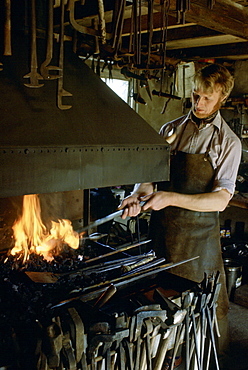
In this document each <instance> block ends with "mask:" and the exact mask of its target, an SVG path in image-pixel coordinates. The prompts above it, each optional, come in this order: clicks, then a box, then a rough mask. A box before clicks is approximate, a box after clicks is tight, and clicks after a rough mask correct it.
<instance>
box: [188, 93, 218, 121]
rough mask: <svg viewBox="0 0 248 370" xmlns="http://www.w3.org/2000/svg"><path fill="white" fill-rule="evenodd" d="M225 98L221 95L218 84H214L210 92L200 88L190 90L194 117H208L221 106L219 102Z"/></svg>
mask: <svg viewBox="0 0 248 370" xmlns="http://www.w3.org/2000/svg"><path fill="white" fill-rule="evenodd" d="M224 99H225V97H223V95H222V91H221V88H220V86H216V87H215V88H214V90H213V92H212V93H209V92H204V91H203V90H202V89H200V88H195V89H194V91H193V92H192V108H193V112H194V114H195V116H196V117H198V118H200V119H204V118H207V117H209V116H210V115H211V114H212V113H214V112H216V111H217V110H218V109H220V107H221V102H222V101H223V100H224Z"/></svg>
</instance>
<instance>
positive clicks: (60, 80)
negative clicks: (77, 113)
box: [57, 0, 72, 110]
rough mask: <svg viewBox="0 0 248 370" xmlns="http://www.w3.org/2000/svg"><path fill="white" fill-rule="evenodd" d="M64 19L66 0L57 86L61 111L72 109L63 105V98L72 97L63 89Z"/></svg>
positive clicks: (61, 20) (62, 1)
mask: <svg viewBox="0 0 248 370" xmlns="http://www.w3.org/2000/svg"><path fill="white" fill-rule="evenodd" d="M64 18H65V0H61V19H60V41H59V42H60V46H59V78H58V86H57V105H58V108H59V109H61V110H67V109H70V108H71V107H72V106H71V105H66V104H63V102H62V98H63V97H69V96H72V94H71V93H70V92H68V91H66V90H65V89H64V87H63V80H64V78H63V77H64V76H63V74H64Z"/></svg>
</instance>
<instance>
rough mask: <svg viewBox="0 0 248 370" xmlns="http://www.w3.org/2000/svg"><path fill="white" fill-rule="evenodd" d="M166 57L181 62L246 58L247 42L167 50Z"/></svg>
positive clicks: (247, 53)
mask: <svg viewBox="0 0 248 370" xmlns="http://www.w3.org/2000/svg"><path fill="white" fill-rule="evenodd" d="M166 54H167V56H168V57H171V58H178V59H181V60H185V61H187V60H197V59H202V58H223V59H225V58H227V59H229V58H232V59H241V58H246V59H247V58H248V42H241V43H232V44H227V45H211V46H205V47H195V48H185V49H180V50H179V49H178V50H167V53H166Z"/></svg>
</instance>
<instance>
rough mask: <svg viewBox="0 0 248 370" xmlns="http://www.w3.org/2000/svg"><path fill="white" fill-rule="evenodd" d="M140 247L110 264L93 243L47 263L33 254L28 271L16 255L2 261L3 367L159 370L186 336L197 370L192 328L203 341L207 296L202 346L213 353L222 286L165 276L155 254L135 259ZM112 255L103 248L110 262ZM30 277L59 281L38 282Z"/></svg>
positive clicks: (0, 345)
mask: <svg viewBox="0 0 248 370" xmlns="http://www.w3.org/2000/svg"><path fill="white" fill-rule="evenodd" d="M138 244H139V243H137V246H136V247H137V248H136V247H134V248H131V250H132V254H127V252H126V253H125V254H124V253H123V252H119V253H115V254H113V255H112V257H111V256H108V258H102V257H101V256H99V255H98V256H97V255H96V254H97V251H98V253H99V252H102V253H101V254H104V251H103V249H104V245H102V244H101V243H98V242H92V241H90V242H89V244H88V245H84V246H83V247H82V246H81V247H80V248H79V249H77V250H71V249H67V250H66V249H65V250H64V252H63V253H62V254H60V255H59V256H57V257H55V258H54V260H53V261H50V262H48V261H46V260H44V258H43V257H42V256H37V255H34V254H30V256H29V259H28V260H27V261H26V262H25V263H23V262H22V261H21V258H19V259H18V256H16V255H15V256H12V255H10V256H6V255H5V254H2V256H1V260H0V280H1V282H0V302H1V304H0V307H1V309H0V367H1V368H3V369H10V370H24V369H25V370H26V369H29V370H33V369H34V370H36V369H37V370H43V369H44V370H50V369H51V370H52V369H60V370H62V369H63V370H67V369H68V370H69V369H70V370H71V369H75V370H76V369H81V370H89V369H107V370H111V369H130V370H135V369H141V370H142V369H143V370H146V369H150V370H151V369H161V366H162V363H163V359H164V356H165V354H166V351H167V350H168V349H172V350H174V349H175V348H176V347H177V346H178V345H179V344H180V343H181V344H183V345H184V342H185V340H186V339H185V338H186V336H187V335H186V333H188V335H189V337H188V338H189V339H187V341H188V344H190V345H191V348H192V352H191V356H190V359H189V360H190V362H191V363H193V362H194V361H195V360H196V357H195V356H196V352H195V351H196V348H195V341H194V334H195V333H194V325H193V322H196V323H197V328H198V329H197V335H198V336H199V338H200V333H201V326H200V323H201V320H202V315H203V307H202V302H203V300H202V298H203V297H204V295H205V296H206V294H207V293H208V295H209V299H208V301H207V302H208V303H207V304H206V306H205V307H204V310H205V309H206V310H207V312H209V315H210V316H209V317H210V321H209V322H207V323H206V324H205V330H206V331H205V333H206V338H205V337H204V342H205V341H206V343H207V342H208V344H206V346H205V348H209V341H211V338H210V334H209V330H210V329H209V328H210V326H211V328H212V327H215V325H214V323H215V321H214V317H215V316H214V314H215V308H216V305H215V301H214V299H216V297H217V295H216V287H218V278H217V277H214V276H212V277H209V280H206V281H205V282H204V283H203V284H196V283H194V282H191V281H188V280H185V279H182V278H179V277H178V276H175V275H173V274H171V273H168V272H166V271H163V268H165V267H163V266H166V264H165V262H164V260H159V259H157V258H156V256H155V254H154V253H153V252H152V251H151V252H148V253H144V254H141V255H140V254H137V253H135V252H137V249H138ZM135 248H136V249H135ZM122 249H123V248H120V250H122ZM112 252H113V250H112V248H111V249H109V247H108V246H106V249H105V254H110V253H112ZM82 257H83V258H82ZM90 261H92V263H91V262H90ZM141 262H142V263H141ZM189 263H190V262H189ZM127 266H129V268H127ZM124 267H126V268H124ZM151 267H152V268H151ZM167 267H168V266H167ZM132 268H133V269H132ZM128 270H130V271H129V272H128ZM33 273H36V274H39V276H41V279H42V278H44V276H45V278H46V277H47V275H48V276H50V277H51V276H53V277H54V280H51V281H50V282H44V281H43V282H41V281H42V280H40V281H39V280H37V279H36V277H35V276H36V275H32V274H33ZM37 281H39V282H37ZM208 304H209V305H208ZM187 325H188V326H187ZM189 325H190V326H189ZM211 330H213V329H211ZM214 330H215V329H214ZM199 340H200V341H203V338H200V339H199ZM201 345H203V344H201ZM212 346H213V347H212V348H215V347H214V343H212ZM210 347H211V346H210ZM204 353H205V352H204ZM211 354H213V351H211ZM205 356H206V357H207V350H206V354H205Z"/></svg>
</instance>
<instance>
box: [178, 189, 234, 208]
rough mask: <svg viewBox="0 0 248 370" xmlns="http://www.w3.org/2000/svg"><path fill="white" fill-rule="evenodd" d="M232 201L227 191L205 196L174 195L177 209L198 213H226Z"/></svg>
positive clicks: (205, 194)
mask: <svg viewBox="0 0 248 370" xmlns="http://www.w3.org/2000/svg"><path fill="white" fill-rule="evenodd" d="M229 200H230V194H229V193H228V192H227V191H226V190H224V189H223V190H220V191H216V192H213V193H204V194H179V193H172V203H173V205H174V206H176V207H180V208H185V209H189V210H191V211H197V212H214V211H224V209H225V208H226V206H227V205H228V203H229Z"/></svg>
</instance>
